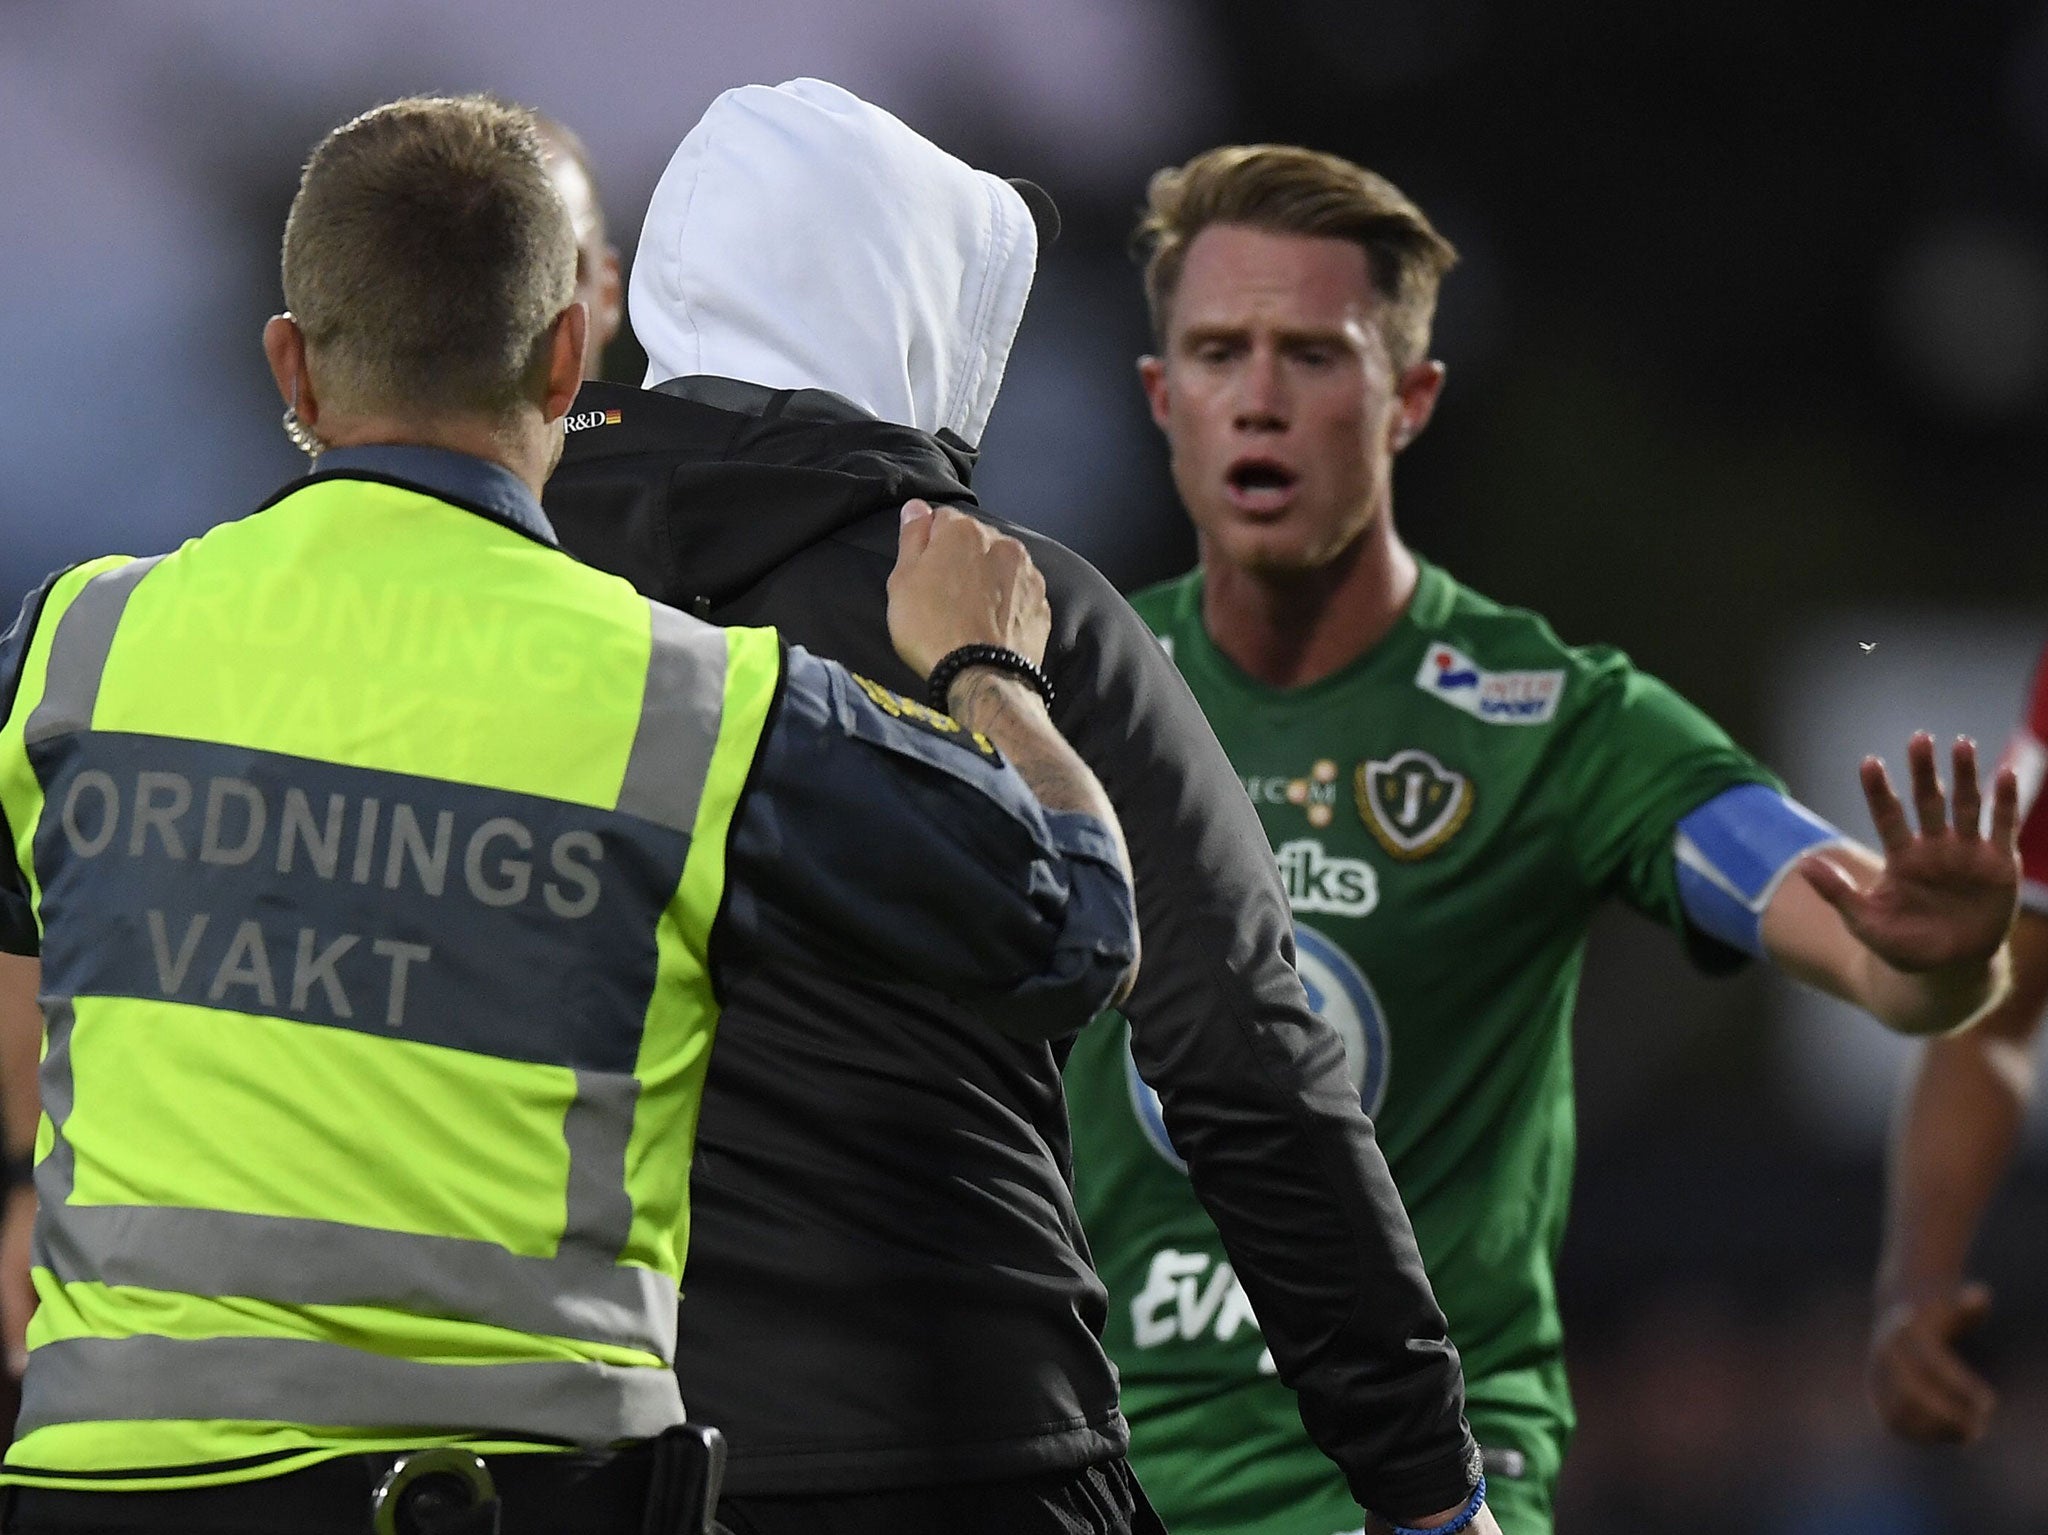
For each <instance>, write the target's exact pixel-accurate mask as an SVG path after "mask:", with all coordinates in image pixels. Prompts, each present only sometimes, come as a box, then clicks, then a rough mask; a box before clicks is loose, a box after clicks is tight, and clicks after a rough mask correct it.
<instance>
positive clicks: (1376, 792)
mask: <svg viewBox="0 0 2048 1535" xmlns="http://www.w3.org/2000/svg"><path fill="white" fill-rule="evenodd" d="M1352 786H1353V789H1354V790H1355V792H1356V793H1357V796H1358V814H1359V817H1360V819H1362V820H1363V821H1364V822H1365V825H1366V829H1367V830H1368V831H1370V832H1371V833H1372V834H1373V837H1374V839H1375V840H1376V841H1378V843H1379V845H1380V846H1381V847H1383V848H1385V849H1386V850H1387V851H1388V852H1389V853H1391V854H1393V855H1394V857H1396V858H1399V859H1402V860H1404V861H1406V860H1413V859H1417V858H1427V857H1428V856H1429V855H1430V854H1431V853H1434V852H1435V851H1436V850H1437V849H1438V848H1440V847H1442V846H1443V845H1444V844H1445V843H1446V842H1448V841H1450V840H1451V838H1453V837H1455V836H1456V835H1457V834H1458V829H1459V828H1460V827H1462V826H1463V825H1464V824H1465V821H1466V818H1467V817H1469V816H1470V815H1471V814H1472V799H1473V795H1472V780H1471V779H1469V778H1467V777H1466V776H1465V775H1464V774H1463V773H1457V772H1453V771H1452V770H1451V769H1449V768H1447V767H1445V766H1444V765H1443V764H1442V763H1441V762H1439V761H1437V760H1436V758H1434V757H1432V756H1431V755H1430V754H1429V753H1428V752H1426V751H1422V750H1420V749H1419V748H1416V747H1410V748H1408V750H1406V751H1400V752H1396V753H1394V755H1393V756H1391V757H1389V758H1387V759H1386V761H1384V762H1361V763H1359V764H1358V771H1357V773H1356V775H1355V777H1354V779H1353V785H1352Z"/></svg>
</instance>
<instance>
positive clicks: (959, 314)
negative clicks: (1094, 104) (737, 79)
mask: <svg viewBox="0 0 2048 1535" xmlns="http://www.w3.org/2000/svg"><path fill="white" fill-rule="evenodd" d="M1037 261H1038V231H1037V229H1036V228H1035V227H1034V226H1033V224H1032V220H1031V213H1030V210H1029V208H1028V207H1027V206H1026V205H1025V202H1024V199H1023V197H1022V196H1021V195H1019V193H1018V192H1017V189H1016V188H1015V187H1013V186H1011V185H1010V184H1009V183H1008V182H1006V181H1004V180H1003V179H1002V178H1001V177H999V176H993V175H990V174H989V173H987V172H986V171H978V170H976V169H974V168H973V167H972V166H970V165H968V164H967V163H966V162H965V161H962V160H959V159H956V158H955V157H954V156H952V155H949V154H947V153H946V151H944V150H943V149H941V148H939V147H938V145H936V144H934V143H932V142H931V141H930V140H929V139H926V138H923V137H921V136H920V135H918V134H917V133H914V132H912V131H911V130H910V129H909V128H908V127H906V126H905V125H904V124H903V123H902V122H900V121H899V120H898V119H896V118H894V117H892V116H890V115H889V114H888V113H887V112H884V111H883V110H882V109H881V108H880V107H877V106H873V105H871V104H869V103H868V102H865V101H862V100H861V99H860V98H859V97H858V96H855V95H853V94H852V93H851V92H849V91H845V90H842V89H840V88H839V87H838V86H836V85H830V84H827V83H826V82H825V81H823V80H791V81H788V82H787V83H785V84H782V85H777V86H773V87H770V86H765V85H747V86H742V87H740V88H739V89H738V90H731V91H727V92H726V93H725V94H724V95H723V96H720V97H719V98H718V100H717V101H715V102H713V103H712V104H711V109H710V110H709V111H707V112H706V113H705V114H704V116H703V118H702V119H701V120H700V121H699V122H698V124H697V126H696V127H695V128H693V129H691V130H690V134H689V136H688V137H687V138H685V139H684V140H683V142H682V144H681V145H680V146H679V147H678V148H677V150H676V152H675V157H674V158H673V159H672V160H670V161H669V164H668V169H667V170H666V171H664V172H663V173H662V178H661V184H660V185H659V186H657V187H656V188H655V190H654V199H653V201H652V202H651V203H650V204H649V205H648V209H647V221H646V223H645V224H644V225H643V226H642V228H641V232H640V250H639V254H638V256H637V257H636V258H635V259H634V262H633V278H632V284H631V288H630V292H629V296H628V303H629V305H630V312H631V315H632V320H633V332H634V334H635V335H636V336H638V337H639V339H640V343H641V345H642V346H644V347H646V349H647V378H646V383H647V384H649V385H654V384H658V383H661V382H663V381H664V380H667V379H671V378H677V377H681V376H683V375H685V374H693V373H709V374H716V375H718V376H721V377H724V378H736V379H744V380H746V381H748V382H749V383H755V384H763V385H766V386H767V387H769V388H771V389H829V390H831V391H832V392H833V393H834V394H839V395H843V396H845V397H846V398H847V399H849V400H852V401H853V402H854V403H855V404H857V405H860V406H862V407H863V408H865V409H867V410H869V411H872V412H873V413H874V414H875V415H876V416H879V417H880V418H881V419H883V420H884V421H894V422H896V423H898V424H899V425H903V426H912V427H916V428H918V429H919V430H920V431H926V432H937V431H939V430H940V429H941V428H950V429H951V430H952V431H953V432H955V433H956V434H958V435H959V436H960V437H962V438H964V439H965V440H966V441H967V442H969V443H979V442H980V441H981V434H982V429H983V428H984V427H986V426H987V425H988V415H989V411H990V409H991V408H992V407H993V406H994V404H995V400H996V391H997V390H998V389H1000V388H1001V387H1002V382H1003V367H1004V365H1005V364H1006V363H1007V362H1008V361H1009V356H1010V344H1011V342H1012V341H1014V340H1015V339H1016V335H1017V326H1018V323H1019V322H1020V321H1021V320H1022V319H1023V317H1024V301H1025V299H1026V297H1027V296H1028V295H1029V294H1030V291H1031V279H1032V275H1033V273H1034V271H1035V270H1036V266H1037Z"/></svg>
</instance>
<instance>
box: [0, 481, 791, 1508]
mask: <svg viewBox="0 0 2048 1535" xmlns="http://www.w3.org/2000/svg"><path fill="white" fill-rule="evenodd" d="M780 667H781V654H780V648H779V645H778V643H777V640H776V638H775V635H774V633H773V631H772V630H765V629H755V630H747V629H726V630H721V629H717V628H714V627H712V626H710V625H707V624H703V623H700V622H698V621H696V620H694V619H691V618H688V617H685V616H684V615H682V614H679V613H677V612H674V611H673V610H671V609H668V608H664V607H660V606H658V605H655V604H651V603H649V602H647V601H646V600H645V599H643V598H641V597H639V596H637V595H636V594H635V593H634V592H633V591H632V589H631V588H630V587H628V586H627V585H626V584H625V583H624V582H622V581H619V580H617V579H615V578H613V577H611V576H606V575H602V574H600V573H599V572H597V571H595V570H591V569H589V568H587V567H585V566H582V565H580V564H577V563H576V562H575V561H573V560H572V559H570V558H569V557H568V556H566V555H564V554H563V553H561V552H560V551H559V550H556V549H553V548H550V547H548V546H547V545H545V544H543V543H541V542H539V541H537V540H534V539H531V538H528V537H527V536H525V535H523V534H521V533H520V532H518V531H516V530H514V529H512V528H510V527H508V526H505V525H503V524H500V523H498V522H495V521H492V520H490V519H488V518H486V517H484V516H482V515H479V514H477V513H474V512H471V511H468V510H465V509H463V508H461V507H459V506H455V505H452V504H450V503H448V502H444V501H440V500H437V499H436V498H434V497H432V496H430V495H427V494H425V493H423V492H420V491H416V490H412V489H408V488H404V487H402V486H398V485H393V484H388V483H383V482H380V481H375V480H368V479H357V478H348V477H342V476H336V477H334V478H330V479H315V480H313V481H311V482H309V483H307V484H306V485H304V486H303V487H302V488H299V489H296V490H294V491H291V492H290V493H288V494H286V495H284V496H283V497H282V498H281V499H279V500H278V501H277V502H275V503H273V504H272V505H271V506H269V507H268V508H266V509H265V510H263V511H261V512H259V513H257V514H255V515H253V516H251V517H248V518H245V519H243V520H242V521H239V522H235V523H230V524H227V525H225V526H222V527H219V528H216V529H214V530H213V531H211V532H209V533H208V534H206V535H205V536H204V537H202V538H199V539H196V540H194V541H192V542H189V543H187V544H185V545H184V546H183V547H182V548H180V549H178V550H176V551H175V552H173V553H171V554H169V555H165V556H160V557H158V558H156V559H147V560H132V559H122V558H111V559H104V560H98V561H95V562H92V563H90V564H86V565H82V566H80V567H78V568H77V569H75V570H72V571H70V572H69V573H67V574H66V575H64V576H62V577H61V578H60V579H58V580H57V581H56V583H55V584H54V586H53V587H52V588H51V590H50V592H49V595H48V597H47V599H46V601H45V603H44V606H43V609H42V612H41V614H40V617H39V618H38V619H37V621H36V623H35V628H34V634H33V638H32V640H31V642H30V643H29V645H28V647H27V650H26V654H25V661H24V664H23V669H22V673H21V679H20V685H19V691H18V693H17V696H16V697H15V699H14V701H13V706H12V708H11V710H10V711H9V712H8V716H7V719H6V721H5V723H4V727H0V808H4V810H5V813H6V821H7V825H8V828H9V829H10V831H11V834H12V837H13V846H12V847H11V848H9V849H8V850H7V851H8V853H9V854H10V855H11V856H13V857H15V858H16V859H17V860H18V862H19V864H20V867H21V870H22V871H23V873H24V875H25V876H26V877H27V881H28V883H29V885H30V895H31V898H32V900H33V902H34V906H35V909H36V913H37V917H38V921H39V922H40V924H41V928H42V985H43V1008H44V1015H45V1019H46V1025H47V1027H46V1034H45V1044H44V1059H43V1069H42V1102H43V1111H44V1115H43V1119H42V1122H41V1125H40V1127H39V1131H38V1136H37V1146H36V1155H37V1158H38V1162H37V1167H36V1175H35V1182H36V1192H37V1195H38V1196H39V1200H40V1205H41V1215H40V1219H39V1223H38V1226H37V1235H36V1244H35V1284H36V1291H37V1294H38V1297H39V1300H40V1309H39V1310H38V1311H37V1313H36V1316H35V1321H34V1324H33V1327H32V1328H31V1331H30V1335H29V1342H30V1347H31V1352H30V1365H29V1373H28V1377H27V1381H26V1385H25V1393H26V1394H25V1397H24V1401H23V1406H22V1413H21V1418H20V1424H19V1429H18V1432H19V1435H20V1437H18V1438H17V1439H16V1440H15V1442H14V1444H13V1446H12V1448H11V1449H10V1450H9V1451H8V1453H7V1462H6V1464H7V1471H6V1475H5V1478H4V1479H5V1480H8V1481H13V1482H21V1483H29V1484H36V1485H61V1486H77V1485H81V1482H83V1483H84V1484H86V1485H91V1486H95V1487H108V1486H119V1487H127V1488H140V1487H149V1486H168V1485H189V1484H193V1483H199V1482H208V1481H213V1482H219V1481H231V1480H241V1479H247V1478H252V1477H258V1476H265V1475H273V1474H278V1473H281V1472H284V1471H289V1470H292V1469H295V1468H297V1467H299V1466H303V1465H306V1464H309V1463H311V1462H313V1461H315V1460H318V1459H321V1458H324V1457H325V1456H329V1455H332V1454H335V1453H337V1452H344V1451H358V1450H369V1449H381V1448H392V1447H406V1446H414V1445H424V1444H442V1443H453V1444H466V1445H471V1446H475V1447H478V1448H483V1449H491V1448H525V1449H529V1450H530V1449H535V1448H545V1447H548V1446H549V1445H555V1446H559V1445H562V1444H584V1445H589V1444H605V1443H610V1442H615V1441H618V1440H622V1439H633V1438H638V1437H643V1436H648V1435H652V1434H655V1433H658V1432H660V1431H661V1430H662V1429H663V1428H665V1427H667V1426H669V1425H671V1424H674V1423H679V1422H681V1421H682V1419H683V1407H682V1402H681V1399H680V1394H679V1391H678V1386H677V1382H676V1379H675V1377H674V1375H673V1374H672V1373H671V1369H670V1364H671V1360H672V1358H673V1355H674V1342H675V1321H676V1305H677V1297H678V1291H679V1281H680V1278H681V1274H682V1269H683V1255H684V1249H685V1246H686V1244H687V1240H688V1230H689V1197H688V1189H689V1172H690V1151H691V1147H692V1144H693V1140H694V1137H695V1133H696V1123H697V1113H698V1104H699V1099H700V1094H701V1090H702V1086H703V1081H704V1073H705V1067H706V1064H707V1057H708V1053H709V1051H710V1048H711V1041H712V1034H713V1030H714V1027H715V1025H716V1021H717V1013H718V1005H717V1001H716V999H715V997H714V994H713V989H712V983H711V978H710V973H709V968H708V960H707V953H706V948H707V942H708V939H709V937H710V933H711V929H712V924H713V920H714V918H715V917H716V915H717V912H718V908H719V902H720V898H721V895H722V893H723V889H724V883H725V848H726V840H727V838H726V834H727V830H728V828H729V826H730V824H731V820H732V817H733V813H734V809H735V806H736V804H737V802H738V800H739V798H740V793H741V789H742V786H743V784H744V783H745V780H746V777H747V773H748V769H749V767H750V766H751V764H752V761H753V758H754V755H755V751H756V749H757V747H758V745H759V741H760V737H761V733H762V730H763V728H764V723H765V721H766V718H767V715H768V711H769V708H770V703H771V700H772V697H773V694H774V691H775V688H776V685H777V681H778V675H779V671H780ZM0 703H4V700H0ZM109 1472H115V1473H121V1475H119V1476H115V1477H109V1476H107V1475H106V1474H105V1473H109ZM79 1473H85V1474H86V1476H85V1477H83V1478H81V1477H80V1476H79ZM93 1473H98V1475H93Z"/></svg>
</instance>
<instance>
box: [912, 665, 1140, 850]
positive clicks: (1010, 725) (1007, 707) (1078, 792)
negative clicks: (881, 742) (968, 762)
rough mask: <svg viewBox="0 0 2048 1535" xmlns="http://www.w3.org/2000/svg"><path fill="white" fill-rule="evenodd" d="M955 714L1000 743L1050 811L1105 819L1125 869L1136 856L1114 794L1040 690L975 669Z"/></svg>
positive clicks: (958, 688)
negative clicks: (1047, 708) (1041, 697)
mask: <svg viewBox="0 0 2048 1535" xmlns="http://www.w3.org/2000/svg"><path fill="white" fill-rule="evenodd" d="M951 703H952V706H953V718H955V719H957V720H958V721H959V722H960V723H961V724H963V725H965V726H966V727H967V728H968V729H969V730H978V731H980V732H981V733H982V734H983V735H985V736H987V737H988V738H989V739H990V740H991V741H993V742H995V744H996V748H997V749H998V750H999V751H1001V752H1002V754H1003V755H1004V756H1005V757H1007V758H1009V759H1010V765H1011V766H1012V767H1014V768H1015V769H1016V770H1017V776H1018V777H1020V778H1022V779H1023V780H1024V782H1025V783H1026V784H1028V785H1029V786H1030V788H1031V792H1032V793H1033V794H1035V795H1037V796H1038V802H1039V804H1041V805H1043V806H1045V808H1046V809H1048V810H1078V811H1081V812H1083V813H1084V814H1087V815H1092V816H1094V817H1095V818H1096V819H1097V820H1099V821H1102V822H1103V823H1105V824H1106V825H1107V826H1109V827H1110V829H1111V830H1112V831H1113V832H1114V833H1115V835H1116V845H1117V854H1118V856H1119V857H1120V858H1121V859H1122V860H1123V865H1124V872H1125V873H1126V874H1128V873H1129V872H1130V866H1131V859H1130V854H1129V852H1128V851H1127V850H1126V849H1125V847H1124V841H1123V828H1122V827H1121V826H1120V825H1118V823H1117V818H1116V815H1115V813H1114V812H1113V811H1112V810H1111V809H1110V805H1109V796H1108V795H1107V794H1106V793H1104V792H1103V788H1102V785H1101V783H1100V782H1098V781H1097V779H1096V777H1095V775H1094V773H1092V772H1090V771H1089V769H1088V764H1087V763H1085V762H1083V761H1082V760H1081V758H1080V756H1079V755H1078V754H1077V753H1076V752H1075V751H1074V748H1073V747H1071V746H1069V745H1068V744H1067V741H1066V738H1065V737H1064V736H1062V735H1061V734H1060V733H1059V730H1058V728H1057V727H1056V726H1055V725H1054V724H1053V722H1052V717H1051V716H1050V715H1048V714H1047V713H1046V712H1045V705H1044V704H1043V703H1041V702H1040V701H1039V697H1038V694H1037V693H1035V692H1033V691H1032V689H1031V688H1030V687H1028V686H1027V685H1026V684H1024V683H1023V682H1021V681H1019V680H1018V679H1017V678H1015V677H1012V676H1010V675H1009V674H1008V673H1007V672H1001V671H997V670H995V669H993V668H990V667H981V666H974V667H969V668H968V669H967V670H966V671H964V672H962V673H961V674H960V678H959V680H958V681H957V682H955V683H954V684H953V688H952V693H951Z"/></svg>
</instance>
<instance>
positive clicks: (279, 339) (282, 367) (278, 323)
mask: <svg viewBox="0 0 2048 1535" xmlns="http://www.w3.org/2000/svg"><path fill="white" fill-rule="evenodd" d="M263 355H264V357H265V358H267V359H268V360H269V362H270V376H271V377H272V378H274V379H276V380H277V392H278V395H279V396H280V397H281V398H282V399H283V400H284V402H285V404H286V405H288V406H290V407H291V408H292V409H293V410H295V411H297V412H298V415H299V420H300V421H301V422H302V423H304V424H305V425H306V426H307V427H311V426H312V425H313V423H314V422H316V421H318V420H319V419H320V399H319V396H317V395H316V394H314V392H313V376H312V375H311V374H310V373H308V372H307V371H306V333H305V332H304V331H302V330H300V329H299V322H298V321H297V320H295V319H293V318H292V317H291V314H290V312H289V311H287V312H286V313H284V314H274V315H272V316H271V317H270V318H269V319H268V320H267V321H265V322H264V325H263Z"/></svg>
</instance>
